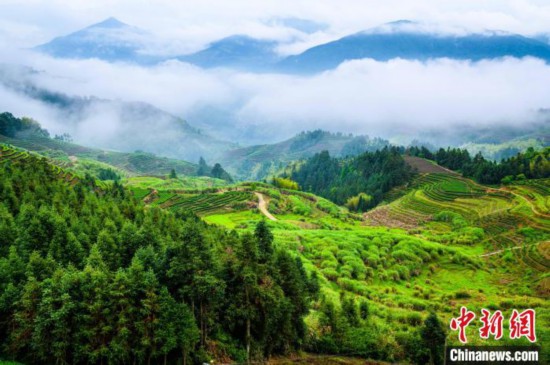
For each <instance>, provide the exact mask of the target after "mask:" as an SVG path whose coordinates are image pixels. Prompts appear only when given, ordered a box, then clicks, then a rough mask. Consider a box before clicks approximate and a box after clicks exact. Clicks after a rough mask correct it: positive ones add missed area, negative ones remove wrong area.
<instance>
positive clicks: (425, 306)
mask: <svg viewBox="0 0 550 365" xmlns="http://www.w3.org/2000/svg"><path fill="white" fill-rule="evenodd" d="M26 154H27V152H24V151H13V150H10V149H3V150H2V153H1V156H0V158H3V159H5V158H8V159H18V158H25V156H26ZM60 174H63V171H62V170H60ZM64 178H67V179H70V176H67V177H64ZM129 184H130V185H132V179H129ZM133 184H134V186H133V187H132V189H134V191H135V192H139V189H142V190H143V191H142V193H143V194H144V195H143V197H146V196H147V195H150V194H151V193H150V190H149V189H146V188H144V187H145V186H149V185H150V186H156V187H157V188H158V189H157V196H155V197H152V199H151V200H150V203H151V204H155V205H159V206H162V207H165V208H169V209H180V208H184V209H190V210H193V211H195V212H196V213H198V214H199V215H201V216H203V218H204V219H205V220H206V221H207V222H209V223H213V224H220V225H223V226H226V227H228V228H231V229H239V230H252V229H253V228H254V226H255V223H256V222H257V221H258V220H260V219H263V216H262V215H261V213H260V212H259V211H258V210H257V209H256V204H257V200H256V197H255V195H254V194H253V192H261V193H262V194H264V196H266V198H267V199H268V209H269V211H270V212H271V213H272V214H274V215H275V216H276V218H277V219H278V220H277V221H276V222H272V221H269V223H268V224H269V225H270V226H271V228H272V230H273V233H274V235H275V240H276V244H277V245H279V246H282V247H285V248H286V249H288V250H289V251H291V252H294V253H295V254H296V255H300V256H301V257H302V258H303V260H304V263H305V266H306V268H307V269H308V270H316V271H317V272H318V273H319V275H320V278H321V283H322V293H323V294H324V295H325V296H327V297H329V298H331V299H332V300H333V301H335V302H337V303H338V302H339V298H340V296H339V292H340V291H341V290H345V291H347V292H349V293H352V294H353V295H355V296H356V297H357V298H364V299H366V300H368V301H369V304H370V309H371V310H370V313H371V316H370V320H369V321H370V323H371V325H373V326H386V327H389V328H391V329H392V333H393V334H394V336H395V337H396V338H397V337H398V336H399V333H402V332H406V331H409V329H410V327H413V326H418V325H419V324H420V323H421V321H422V318H423V317H425V316H426V314H427V312H428V311H431V310H433V311H436V312H437V313H438V314H439V315H440V316H441V317H442V318H443V319H444V321H445V322H446V323H448V321H449V319H450V318H451V317H452V316H456V314H457V313H458V310H459V308H460V306H461V305H466V306H467V307H468V308H469V309H470V310H474V311H475V312H476V313H479V310H480V309H481V308H483V307H489V308H492V309H496V308H499V309H502V310H503V311H504V314H505V316H506V318H508V316H509V314H510V312H511V310H512V309H514V308H517V309H520V310H521V309H525V308H535V309H536V310H537V323H538V327H537V336H538V338H539V341H540V342H543V343H547V342H548V341H549V340H550V337H549V336H550V333H549V329H550V314H549V313H550V311H549V310H548V309H549V308H550V305H549V304H548V303H547V302H548V301H547V299H548V296H549V294H550V283H549V281H550V278H549V277H548V271H549V270H548V269H549V268H550V257H549V256H550V254H549V253H550V246H549V244H548V240H549V238H550V222H549V220H550V216H549V211H550V199H549V195H550V194H548V193H549V188H550V180H538V181H528V182H524V183H516V184H514V185H510V186H507V187H504V188H495V187H492V188H488V187H483V186H480V185H478V184H475V183H474V182H472V181H470V180H467V179H463V178H461V177H459V176H457V175H454V174H446V173H423V174H421V175H420V176H419V177H418V178H417V179H416V180H415V181H414V182H413V183H412V184H411V186H409V187H407V188H406V189H401V191H399V192H397V193H395V194H394V199H395V200H394V201H392V202H391V203H390V204H387V205H385V206H382V207H379V208H377V209H375V210H374V211H371V212H369V213H367V214H366V215H365V216H363V217H362V216H358V215H354V214H350V213H348V212H347V211H346V210H345V209H343V208H341V207H338V206H336V205H334V204H332V203H331V202H329V201H327V200H325V199H322V198H319V197H316V196H314V195H311V194H307V193H302V192H295V191H288V190H282V189H275V188H273V187H271V186H269V185H266V184H261V183H251V184H240V185H236V186H230V187H222V188H217V189H216V188H212V189H210V190H207V191H203V192H192V191H180V192H176V191H174V190H170V188H173V187H174V186H173V185H172V184H179V182H176V181H159V180H156V179H151V178H143V179H142V180H141V181H140V179H134V182H133ZM136 186H137V187H136ZM167 188H168V190H165V189H167ZM143 197H142V198H143ZM442 210H445V211H452V212H455V213H459V214H460V215H461V217H462V218H461V219H462V221H463V222H465V224H464V223H460V222H458V223H460V224H459V225H458V226H457V224H458V223H457V222H454V221H451V222H445V221H434V220H433V216H434V214H436V213H437V212H440V211H442ZM479 228H481V229H482V230H480V229H479ZM488 253H491V255H489V256H483V255H486V254H488ZM308 323H309V325H310V328H311V329H312V330H314V331H315V330H317V328H316V323H317V313H316V312H315V311H314V312H313V313H312V314H311V315H310V317H309V318H308ZM505 328H506V324H505ZM475 331H476V327H475V326H471V327H470V328H469V329H468V335H469V339H470V340H471V341H472V342H477V343H480V342H481V340H480V339H479V338H478V336H477V335H476V332H475ZM505 331H506V332H505V334H507V330H505ZM390 340H395V339H390ZM449 341H450V342H451V343H456V334H454V333H452V334H449ZM503 342H504V343H505V342H509V340H502V341H501V343H503ZM514 343H525V341H519V342H518V341H516V342H514Z"/></svg>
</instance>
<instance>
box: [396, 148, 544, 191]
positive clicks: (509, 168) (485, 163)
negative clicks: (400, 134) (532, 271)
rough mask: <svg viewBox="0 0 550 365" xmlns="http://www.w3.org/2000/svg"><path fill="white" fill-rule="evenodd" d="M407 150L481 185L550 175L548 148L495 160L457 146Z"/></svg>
mask: <svg viewBox="0 0 550 365" xmlns="http://www.w3.org/2000/svg"><path fill="white" fill-rule="evenodd" d="M407 153H408V154H409V155H411V156H418V157H423V158H427V159H429V160H433V161H435V162H437V163H438V164H439V165H441V166H445V167H447V168H449V169H451V170H455V171H460V172H462V174H463V175H464V176H465V177H471V178H473V179H475V180H476V181H478V182H480V183H482V184H499V183H501V182H502V183H510V182H512V181H514V180H525V179H541V178H547V177H550V160H549V158H550V147H546V148H543V149H540V150H535V149H534V148H532V147H530V148H528V149H527V150H526V151H525V152H523V153H517V154H516V155H515V156H513V157H509V158H506V159H503V160H501V161H498V162H496V161H490V160H487V159H485V158H484V157H483V155H482V154H481V153H478V154H477V155H475V156H474V157H471V156H470V154H469V153H468V151H467V150H465V149H459V148H447V149H443V148H440V149H439V150H438V151H437V152H435V153H433V152H431V151H429V150H428V149H427V148H425V147H420V148H419V147H411V148H409V149H408V150H407Z"/></svg>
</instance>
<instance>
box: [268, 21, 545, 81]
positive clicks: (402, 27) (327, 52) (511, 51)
mask: <svg viewBox="0 0 550 365" xmlns="http://www.w3.org/2000/svg"><path fill="white" fill-rule="evenodd" d="M527 56H530V57H536V58H540V59H542V60H545V61H550V45H549V44H548V43H545V42H543V41H540V40H538V39H533V38H527V37H524V36H521V35H518V34H510V33H504V32H494V31H493V32H486V33H483V34H466V35H456V34H455V35H452V34H439V33H435V32H433V31H432V32H430V31H429V30H426V29H425V28H424V27H423V26H422V25H420V24H418V23H414V22H410V21H398V22H393V23H388V24H386V25H384V26H381V27H377V28H373V29H370V30H366V31H363V32H359V33H356V34H353V35H350V36H347V37H343V38H341V39H338V40H336V41H333V42H329V43H326V44H322V45H319V46H316V47H313V48H310V49H308V50H306V51H305V52H303V53H301V54H299V55H295V56H289V57H287V58H285V59H284V60H282V61H281V62H280V63H279V64H278V69H279V70H281V71H285V72H297V73H301V72H320V71H324V70H329V69H333V68H336V67H337V66H338V65H339V64H341V63H342V62H344V61H347V60H355V59H363V58H370V59H374V60H377V61H387V60H390V59H394V58H402V59H407V60H420V61H425V60H428V59H432V58H451V59H458V60H471V61H479V60H483V59H495V58H501V57H516V58H521V57H527Z"/></svg>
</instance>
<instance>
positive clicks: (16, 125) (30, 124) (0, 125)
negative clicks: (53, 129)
mask: <svg viewBox="0 0 550 365" xmlns="http://www.w3.org/2000/svg"><path fill="white" fill-rule="evenodd" d="M21 132H29V133H32V134H37V135H40V136H44V137H49V136H50V134H49V133H48V131H47V130H45V129H42V128H41V127H40V124H39V123H38V122H37V121H35V120H34V119H31V118H25V117H23V118H21V119H20V118H16V117H14V116H13V114H11V113H8V112H4V113H1V114H0V134H2V135H4V136H6V137H17V135H18V134H19V133H21Z"/></svg>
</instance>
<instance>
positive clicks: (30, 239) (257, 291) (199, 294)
mask: <svg viewBox="0 0 550 365" xmlns="http://www.w3.org/2000/svg"><path fill="white" fill-rule="evenodd" d="M23 157H24V158H23ZM23 157H22V155H21V154H19V153H17V151H14V150H11V149H9V148H5V147H4V148H3V149H2V151H1V154H0V162H1V169H0V293H1V294H0V339H1V340H0V341H1V343H0V354H1V355H0V358H2V357H6V358H10V359H16V360H19V361H22V362H24V363H26V364H46V363H49V364H53V363H58V364H59V363H74V364H100V363H101V364H103V363H158V362H162V361H166V360H168V361H171V362H172V363H175V361H176V360H178V359H179V361H180V363H181V361H182V359H183V361H184V363H186V359H187V363H192V362H204V361H209V359H210V357H211V356H215V357H216V358H217V359H233V360H234V361H245V360H246V359H247V358H250V359H262V358H264V357H265V356H269V355H272V354H277V353H287V352H289V351H292V350H294V349H298V348H300V347H301V346H302V345H303V341H304V338H305V336H306V329H305V324H304V316H305V315H306V314H307V313H308V311H309V303H310V298H312V297H314V296H315V295H316V293H317V290H318V284H317V282H316V279H315V277H314V276H313V277H310V276H309V275H308V274H307V273H306V271H305V270H304V268H303V266H302V263H301V261H300V259H299V258H296V257H294V256H293V255H292V254H290V253H288V252H286V251H282V250H278V249H275V248H274V247H273V245H272V243H273V236H272V235H271V233H270V231H269V229H268V228H267V227H266V225H265V224H264V223H262V222H260V223H258V224H257V226H256V228H255V231H254V232H253V233H248V234H236V233H235V232H227V231H225V230H222V229H218V228H215V227H212V226H207V225H206V224H205V223H204V222H202V221H200V220H198V219H197V218H195V217H194V216H192V215H188V214H186V213H184V212H181V211H180V212H176V213H175V214H174V213H172V212H170V211H167V210H161V209H158V208H149V209H144V206H143V205H142V203H139V202H138V201H137V200H136V199H135V198H134V197H133V196H132V194H131V193H129V192H128V191H127V190H125V189H124V188H123V187H122V186H121V185H119V184H118V183H116V182H115V183H113V184H102V185H101V186H98V185H97V184H96V183H95V182H94V180H93V179H91V178H90V177H77V178H76V179H72V180H70V181H68V180H67V179H65V178H62V176H64V175H63V174H60V170H59V168H58V167H54V166H52V165H50V164H49V163H48V162H47V161H46V160H45V159H42V158H37V157H34V156H32V155H28V154H27V155H25V156H23Z"/></svg>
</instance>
